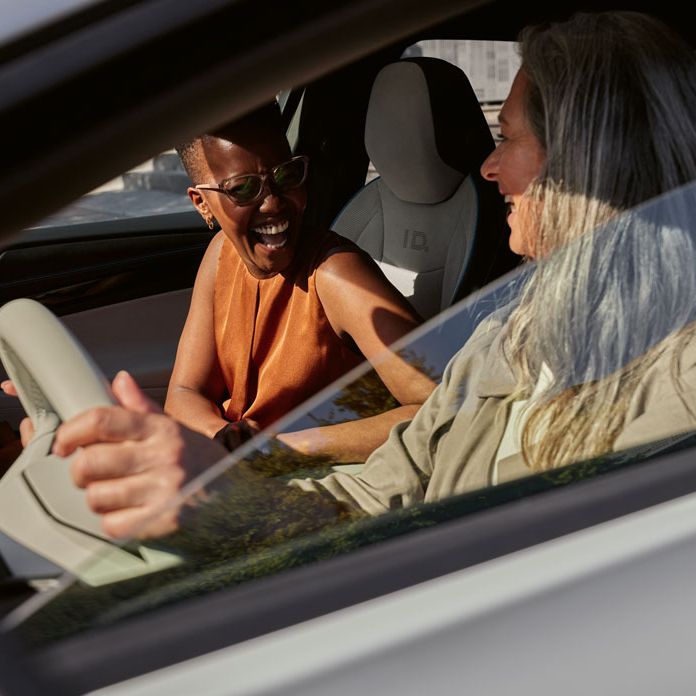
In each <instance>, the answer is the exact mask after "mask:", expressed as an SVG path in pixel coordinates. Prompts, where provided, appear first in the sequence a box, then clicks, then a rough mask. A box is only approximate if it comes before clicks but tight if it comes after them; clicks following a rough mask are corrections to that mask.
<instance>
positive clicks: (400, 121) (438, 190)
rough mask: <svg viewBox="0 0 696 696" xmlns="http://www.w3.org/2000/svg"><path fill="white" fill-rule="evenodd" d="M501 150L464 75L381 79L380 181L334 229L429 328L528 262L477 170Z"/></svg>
mask: <svg viewBox="0 0 696 696" xmlns="http://www.w3.org/2000/svg"><path fill="white" fill-rule="evenodd" d="M494 147H495V145H494V142H493V137H492V135H491V132H490V129H489V127H488V124H487V123H486V119H485V116H484V114H483V111H482V110H481V107H480V105H479V102H478V99H477V98H476V95H475V94H474V91H473V89H472V87H471V85H470V83H469V80H468V78H467V77H466V75H465V74H464V72H462V70H461V69H459V68H458V67H456V66H454V65H452V64H451V63H448V62H447V61H444V60H441V59H438V58H421V57H419V58H407V59H402V60H399V61H396V62H394V63H390V64H388V65H386V66H385V67H384V68H382V70H381V71H380V72H379V73H378V74H377V77H376V78H375V81H374V84H373V87H372V92H371V95H370V100H369V105H368V110H367V116H366V123H365V148H366V150H367V154H368V155H369V157H370V160H371V161H372V163H373V165H374V167H375V169H376V171H377V173H378V174H379V176H378V177H377V178H376V179H373V180H372V181H370V182H369V183H367V184H366V185H365V186H364V187H363V188H362V189H361V190H360V191H358V193H357V194H356V195H355V196H354V197H353V198H352V199H351V200H350V201H349V202H348V203H347V204H346V206H345V207H344V208H343V210H342V211H341V212H340V213H339V214H338V216H337V217H336V219H335V220H334V222H333V225H332V228H333V229H334V230H335V231H336V232H338V233H340V234H342V235H344V236H345V237H348V238H349V239H351V240H353V241H354V242H356V243H357V244H358V245H359V246H360V247H361V248H363V249H364V250H366V251H367V252H368V253H369V254H370V255H371V256H372V257H373V258H374V259H375V260H376V261H377V263H378V264H379V265H380V267H381V268H382V270H383V272H384V273H385V275H386V276H387V278H388V279H389V280H390V281H391V282H392V284H393V285H395V286H396V287H397V289H399V290H400V291H401V292H402V293H403V294H404V295H405V296H406V297H407V298H408V299H409V300H410V302H411V304H412V305H413V306H414V307H415V309H416V310H417V311H418V312H419V313H420V315H421V316H422V317H423V318H424V319H428V318H430V317H432V316H433V315H435V314H437V313H438V312H440V311H441V310H443V309H445V308H446V307H448V306H450V305H451V304H452V303H453V302H455V301H457V300H459V299H460V298H462V297H464V296H466V295H468V294H469V293H470V292H472V291H473V290H475V289H476V288H479V287H481V286H483V285H485V284H486V283H488V282H490V281H491V280H493V279H494V278H496V277H498V276H500V275H502V274H503V273H504V272H506V271H508V270H510V269H511V268H512V267H513V266H515V265H517V264H518V263H519V262H520V258H519V257H518V256H516V255H514V254H513V253H512V252H511V251H510V250H509V248H508V245H507V239H508V231H507V226H506V223H505V204H504V201H503V199H502V197H501V196H500V194H499V193H498V191H497V187H496V186H495V185H494V184H492V183H491V182H487V181H485V180H484V179H483V178H482V177H481V175H480V173H479V168H480V166H481V164H482V162H483V160H484V159H485V158H486V157H487V156H488V154H489V153H490V152H491V151H492V150H493V149H494Z"/></svg>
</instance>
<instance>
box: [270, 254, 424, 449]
mask: <svg viewBox="0 0 696 696" xmlns="http://www.w3.org/2000/svg"><path fill="white" fill-rule="evenodd" d="M316 287H317V294H318V295H319V299H320V300H321V303H322V305H323V307H324V311H325V312H326V316H327V318H328V320H329V322H330V323H331V326H332V327H333V329H334V331H335V332H336V333H337V334H338V335H339V336H342V337H345V336H350V337H351V338H352V339H353V341H354V342H355V344H356V345H357V347H358V348H359V349H360V351H361V352H362V354H363V355H364V356H365V358H367V360H369V361H370V363H371V364H372V365H373V367H374V368H375V370H376V371H377V374H378V375H379V377H380V378H381V380H382V382H384V384H385V386H386V387H387V389H389V391H390V392H391V393H392V395H393V396H394V398H395V399H397V401H399V403H400V404H401V406H400V407H397V408H395V409H392V410H390V411H387V412H385V413H381V414H379V415H377V416H372V417H370V418H362V419H359V420H355V421H349V422H347V423H340V424H337V425H330V426H324V427H321V428H311V429H308V430H302V431H299V432H295V433H283V434H281V435H279V436H278V439H280V440H281V441H282V442H284V443H285V444H286V445H289V446H290V447H293V448H294V449H296V450H298V451H300V452H302V453H303V454H322V455H327V456H330V457H331V458H333V459H334V460H336V461H344V462H355V461H364V460H365V459H366V458H367V456H368V455H369V454H370V453H371V452H372V451H373V450H375V449H376V448H377V447H378V446H379V445H381V444H382V443H383V442H384V441H385V440H386V439H387V436H388V434H389V431H390V430H391V428H392V427H393V426H394V425H395V424H396V423H399V422H401V421H405V420H410V419H411V418H412V417H413V416H414V415H415V413H416V412H417V411H418V408H419V407H420V405H421V404H422V403H423V402H424V401H425V400H426V399H427V398H428V396H429V395H430V393H431V392H432V390H433V389H434V388H435V383H434V382H433V381H432V380H431V379H430V378H429V377H427V376H426V375H424V374H423V373H422V372H420V370H418V369H417V368H415V367H413V366H412V365H410V364H409V363H408V362H407V361H405V360H404V359H403V358H401V357H400V356H399V355H397V354H395V353H392V352H391V351H390V350H389V349H388V346H390V345H391V344H392V343H394V341H396V340H398V339H399V338H401V337H402V336H404V335H405V334H407V333H408V332H409V331H411V330H412V329H414V328H416V327H417V326H418V325H419V324H420V323H421V319H420V317H418V315H417V314H416V312H415V311H414V310H413V308H412V307H411V305H410V304H409V303H408V302H407V301H406V300H405V299H404V297H403V296H402V295H401V293H399V292H398V291H397V290H396V289H395V288H394V287H393V286H392V285H391V283H389V281H387V279H386V278H385V277H384V274H383V273H382V272H381V270H380V269H379V267H378V266H377V264H376V263H375V262H374V261H373V260H372V259H370V258H369V257H368V256H367V255H364V254H361V253H359V252H354V251H346V252H336V253H334V254H333V255H332V256H330V257H329V258H327V259H326V260H325V261H324V262H323V263H322V265H321V266H320V267H319V268H318V269H317V274H316Z"/></svg>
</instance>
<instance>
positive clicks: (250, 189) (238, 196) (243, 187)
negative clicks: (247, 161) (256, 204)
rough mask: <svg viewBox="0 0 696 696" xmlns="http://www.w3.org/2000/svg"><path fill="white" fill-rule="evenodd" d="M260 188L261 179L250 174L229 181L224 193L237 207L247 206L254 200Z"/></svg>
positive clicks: (261, 184)
mask: <svg viewBox="0 0 696 696" xmlns="http://www.w3.org/2000/svg"><path fill="white" fill-rule="evenodd" d="M262 186H263V179H262V178H261V177H260V176H258V175H255V174H250V175H249V176H240V177H238V178H237V179H233V180H232V181H230V182H229V183H228V185H227V186H226V187H225V191H226V192H227V193H228V195H229V196H230V197H231V198H232V200H233V201H234V202H235V203H237V204H238V205H248V204H249V203H252V202H253V201H254V200H256V198H257V197H258V195H259V193H260V192H261V187H262Z"/></svg>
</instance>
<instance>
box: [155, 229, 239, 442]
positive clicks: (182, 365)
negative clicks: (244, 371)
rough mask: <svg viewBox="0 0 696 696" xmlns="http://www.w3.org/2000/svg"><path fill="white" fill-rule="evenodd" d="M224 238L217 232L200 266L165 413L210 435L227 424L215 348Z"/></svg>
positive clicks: (222, 384)
mask: <svg viewBox="0 0 696 696" xmlns="http://www.w3.org/2000/svg"><path fill="white" fill-rule="evenodd" d="M223 240H224V234H223V233H222V232H219V233H218V234H217V235H215V237H214V238H213V240H212V241H211V242H210V244H209V245H208V249H207V250H206V252H205V255H204V256H203V260H202V261H201V265H200V267H199V269H198V275H197V276H196V282H195V284H194V286H193V297H192V298H191V307H190V309H189V313H188V316H187V318H186V324H185V325H184V330H183V332H182V334H181V338H180V340H179V347H178V349H177V352H176V361H175V363H174V370H173V372H172V377H171V380H170V382H169V389H168V390H167V400H166V402H165V405H164V409H165V412H166V413H168V414H169V415H171V416H174V417H175V418H176V419H177V420H179V421H180V422H182V423H184V424H185V425H187V426H188V427H189V428H191V429H193V430H197V431H198V432H201V433H203V434H204V435H207V436H208V437H213V435H215V433H217V432H218V431H219V430H220V429H221V428H222V427H223V426H225V425H226V424H227V421H226V420H225V419H224V418H223V417H222V415H221V413H220V409H219V407H218V404H220V403H221V402H222V400H223V398H224V395H225V383H224V380H223V377H222V371H221V369H220V363H219V361H218V358H217V350H216V348H215V330H214V318H213V294H214V288H215V273H216V270H217V262H218V257H219V255H220V248H221V246H222V242H223Z"/></svg>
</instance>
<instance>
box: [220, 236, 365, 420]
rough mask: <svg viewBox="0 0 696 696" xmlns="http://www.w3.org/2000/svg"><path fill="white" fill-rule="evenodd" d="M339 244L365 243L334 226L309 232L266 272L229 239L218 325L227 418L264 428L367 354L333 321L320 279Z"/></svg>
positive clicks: (345, 246) (222, 252)
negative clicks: (280, 268) (279, 267)
mask: <svg viewBox="0 0 696 696" xmlns="http://www.w3.org/2000/svg"><path fill="white" fill-rule="evenodd" d="M337 249H349V250H351V251H353V250H355V251H359V247H357V246H356V245H355V244H353V242H351V241H350V240H348V239H345V238H344V237H341V236H340V235H338V234H336V233H335V232H330V231H329V232H325V233H323V234H320V235H308V237H307V238H305V240H304V242H303V243H302V244H299V245H298V247H297V250H296V252H295V258H296V259H297V260H298V263H293V264H292V265H291V267H290V268H289V269H287V270H286V271H284V272H283V273H279V274H277V275H275V276H273V277H271V278H267V279H263V280H259V279H258V278H254V277H253V276H252V275H251V274H250V273H249V271H248V270H247V268H246V266H245V265H244V262H243V261H242V260H241V258H240V257H239V255H238V254H237V251H236V250H235V248H234V246H233V245H232V243H231V242H230V240H229V239H227V238H225V240H224V241H223V243H222V248H221V250H220V256H219V258H218V265H217V272H216V276H215V297H214V326H215V345H216V349H217V356H218V361H219V363H220V367H221V369H222V374H223V377H224V380H225V384H226V386H227V393H228V395H229V398H228V399H227V400H226V401H225V402H224V404H222V406H223V408H224V416H225V418H227V419H228V420H231V421H237V420H241V419H242V418H250V419H252V420H255V421H257V422H258V423H259V425H260V426H261V427H262V428H265V427H267V426H268V425H270V424H271V423H273V422H274V421H275V420H277V419H278V418H280V417H281V416H283V415H285V414H286V413H287V412H288V411H290V410H291V409H292V408H294V407H295V406H297V405H299V404H300V403H302V402H303V401H305V400H306V399H308V398H309V397H310V396H312V395H313V394H315V393H316V392H318V391H319V390H320V389H322V388H324V387H325V386H327V385H328V384H330V383H331V382H333V381H334V380H335V379H337V378H338V377H340V376H341V375H343V374H345V373H346V372H347V371H348V370H350V369H351V368H353V367H355V366H356V365H358V364H359V363H361V362H362V361H363V357H362V356H361V355H360V354H359V353H356V352H355V351H353V350H351V349H350V348H349V347H348V346H347V345H346V343H345V342H344V341H343V340H342V339H341V338H340V337H339V336H337V335H336V333H335V332H334V330H333V329H332V328H331V324H329V320H328V318H327V316H326V314H325V312H324V308H323V306H322V304H321V302H320V301H319V297H318V295H317V291H316V287H315V276H316V270H317V267H318V266H320V265H321V263H322V261H323V260H324V259H325V258H326V257H327V255H329V252H331V251H334V250H337Z"/></svg>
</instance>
